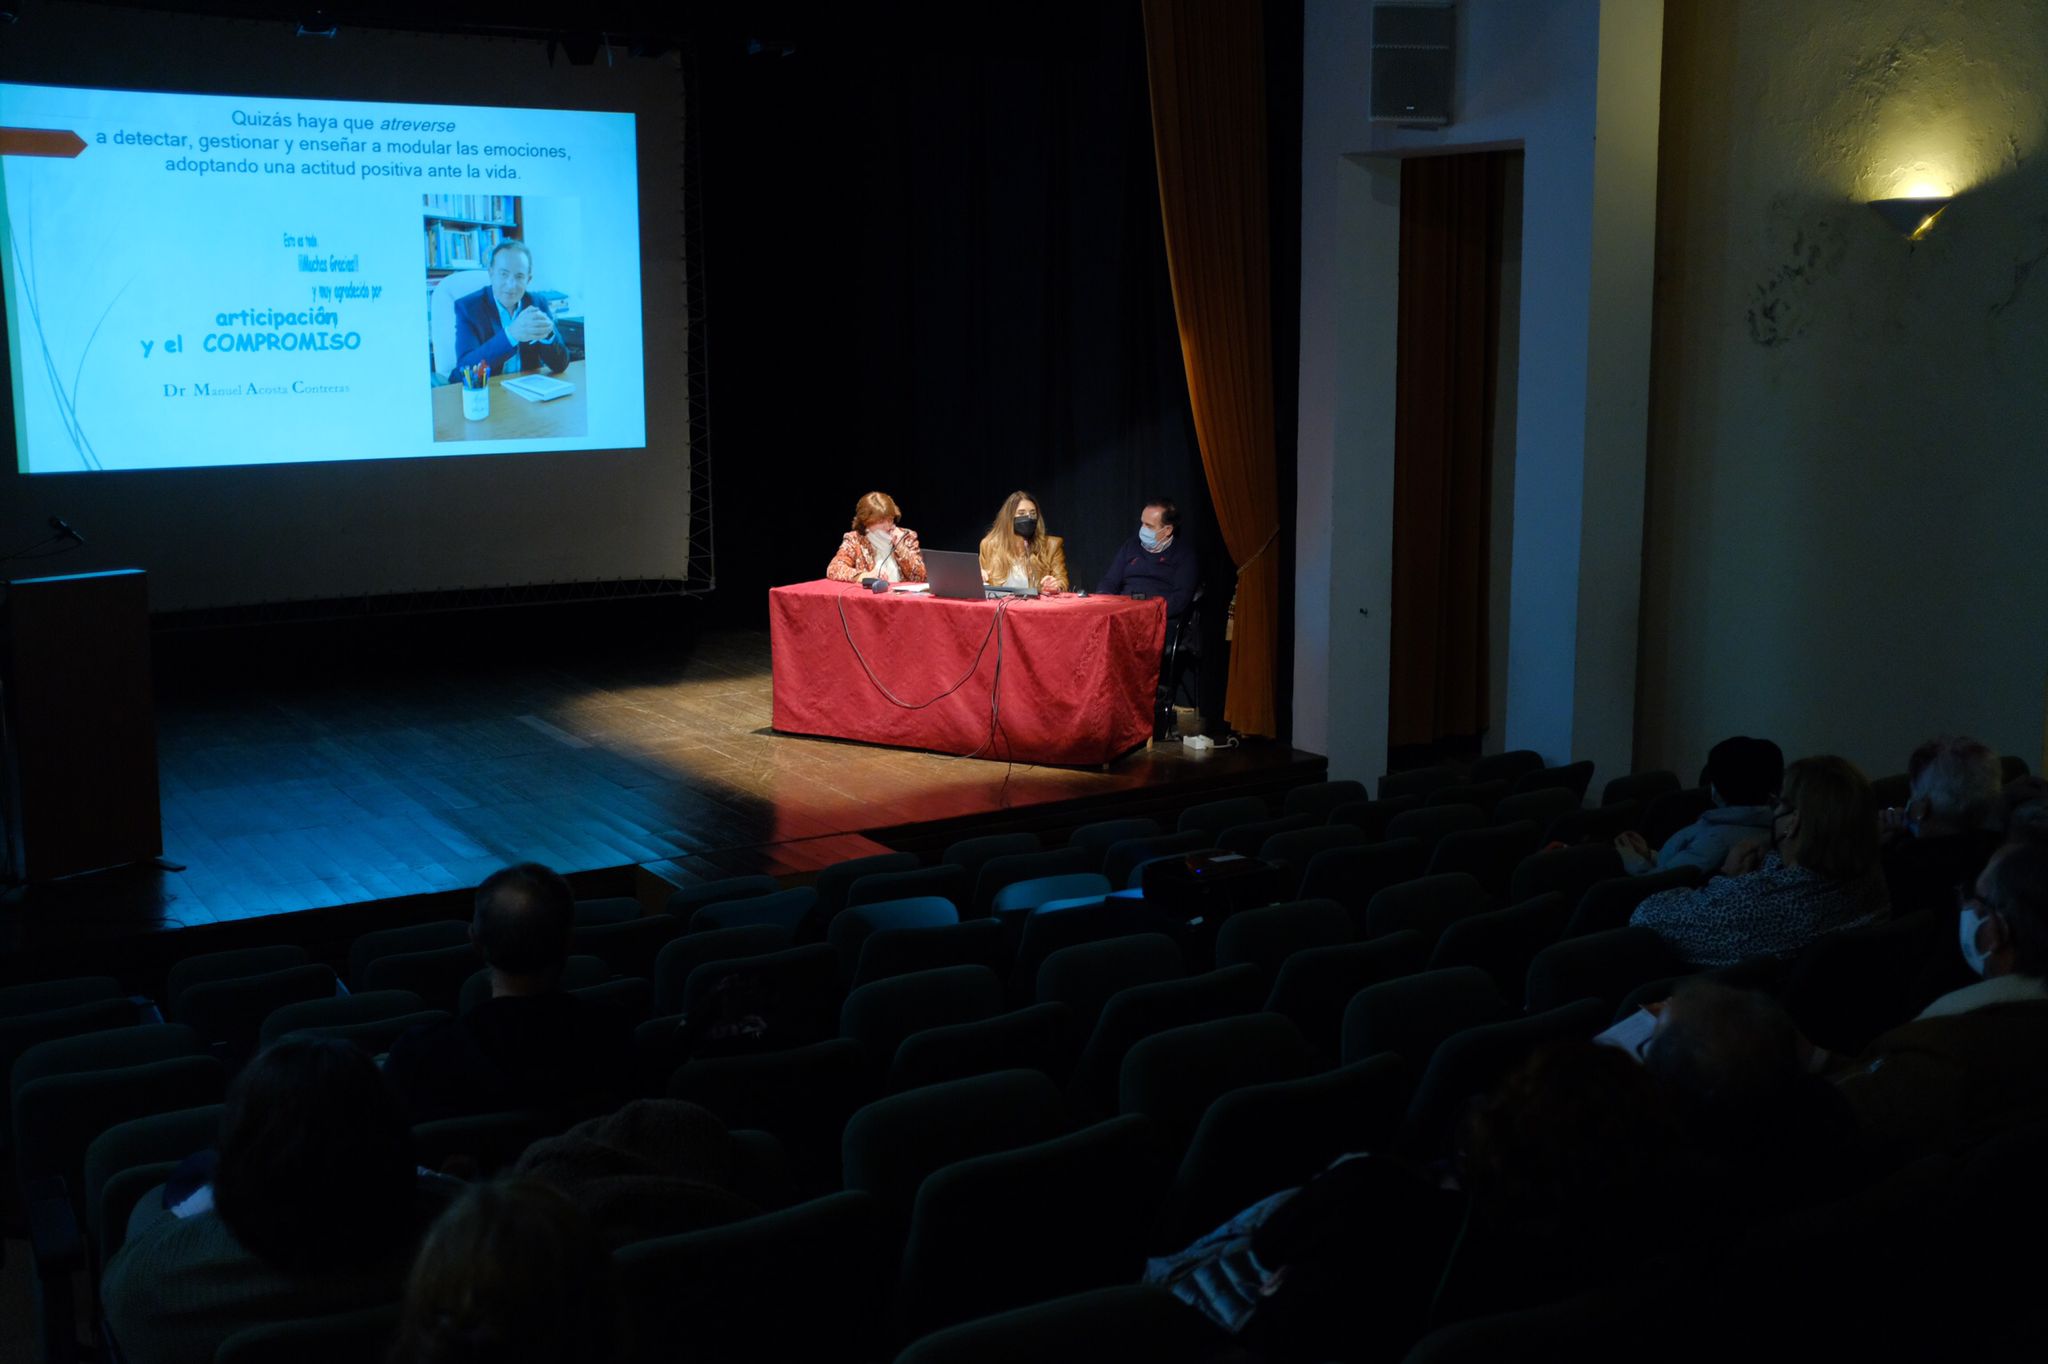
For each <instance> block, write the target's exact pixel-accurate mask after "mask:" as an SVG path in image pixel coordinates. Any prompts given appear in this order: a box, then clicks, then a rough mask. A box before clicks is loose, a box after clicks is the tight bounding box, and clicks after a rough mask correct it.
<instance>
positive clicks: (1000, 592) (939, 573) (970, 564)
mask: <svg viewBox="0 0 2048 1364" xmlns="http://www.w3.org/2000/svg"><path fill="white" fill-rule="evenodd" d="M924 572H925V577H926V578H927V579H929V580H930V582H931V585H932V595H933V596H934V597H948V598H951V599H952V600H954V601H980V600H981V599H982V598H983V597H1035V596H1037V595H1038V589H1036V588H1015V587H989V586H987V585H986V584H984V583H983V582H982V581H981V556H980V555H979V554H967V553H963V552H961V551H959V550H953V549H928V550H926V551H925V552H924Z"/></svg>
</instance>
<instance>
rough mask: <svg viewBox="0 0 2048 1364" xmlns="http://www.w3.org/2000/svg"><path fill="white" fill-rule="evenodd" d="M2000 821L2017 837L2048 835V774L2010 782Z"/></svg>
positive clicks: (2002, 825)
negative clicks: (2047, 775)
mask: <svg viewBox="0 0 2048 1364" xmlns="http://www.w3.org/2000/svg"><path fill="white" fill-rule="evenodd" d="M2003 805H2004V807H2005V812H2004V814H2003V816H2002V817H2001V818H2000V820H1999V825H2000V827H2002V828H2003V829H2004V830H2005V831H2006V833H2007V834H2008V835H2009V836H2013V837H2029V838H2034V837H2048V777H2040V776H2026V777H2021V778H2019V779H2018V780H2017V781H2011V782H2007V783H2006V786H2005V792H2004V798H2003Z"/></svg>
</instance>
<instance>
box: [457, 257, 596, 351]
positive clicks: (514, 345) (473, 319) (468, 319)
mask: <svg viewBox="0 0 2048 1364" xmlns="http://www.w3.org/2000/svg"><path fill="white" fill-rule="evenodd" d="M490 275H491V282H490V283H489V284H487V285H485V286H484V287H483V288H481V289H479V290H477V291H476V292H475V293H473V294H465V295H463V296H462V297H461V298H458V299H456V300H455V368H454V369H453V370H451V371H450V372H449V375H448V381H449V382H450V383H454V382H456V381H457V380H458V379H459V378H460V375H461V372H462V371H463V370H465V369H468V368H469V367H470V366H471V365H489V366H490V367H491V373H493V374H514V373H529V374H530V373H535V372H537V371H538V370H539V369H540V368H541V367H542V366H546V367H547V368H548V369H550V370H552V371H553V372H554V373H556V374H560V373H561V372H562V371H563V370H565V369H567V368H569V346H568V343H567V342H565V341H563V340H562V335H561V333H560V332H558V331H556V330H555V319H554V318H552V317H550V316H549V315H548V309H547V305H546V304H544V303H542V302H541V301H540V300H539V299H537V298H535V297H534V296H533V295H532V294H530V293H528V292H527V291H526V286H527V285H528V284H530V283H532V282H533V252H532V251H531V250H530V249H529V248H528V247H527V245H526V243H525V242H522V241H514V240H512V239H511V238H509V237H508V238H507V239H505V240H504V241H501V242H499V243H498V245H497V246H496V247H495V248H494V249H493V250H492V251H491V263H490Z"/></svg>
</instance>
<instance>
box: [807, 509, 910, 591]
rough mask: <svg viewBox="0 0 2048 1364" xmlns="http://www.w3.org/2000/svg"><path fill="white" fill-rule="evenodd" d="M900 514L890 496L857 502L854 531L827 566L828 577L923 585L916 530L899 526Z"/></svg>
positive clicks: (852, 580)
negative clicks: (897, 520) (897, 522)
mask: <svg viewBox="0 0 2048 1364" xmlns="http://www.w3.org/2000/svg"><path fill="white" fill-rule="evenodd" d="M900 515H902V511H901V509H899V508H898V507H897V505H896V499H895V498H893V497H891V496H889V494H887V493H869V494H867V496H865V497H863V498H861V500H860V501H858V502H856V503H854V504H853V529H852V530H850V531H848V532H847V533H846V534H845V535H843V536H841V537H840V540H839V552H838V553H836V554H834V555H833V556H832V562H831V563H829V564H827V565H825V576H826V577H828V578H830V579H831V580H832V581H833V582H836V583H860V582H871V581H873V580H874V579H876V578H880V579H882V580H883V581H884V582H892V583H921V582H923V581H924V580H925V578H924V551H923V550H922V549H920V548H919V547H918V543H917V532H916V531H914V530H909V529H907V528H905V527H903V526H899V525H897V524H896V518H897V517H898V516H900Z"/></svg>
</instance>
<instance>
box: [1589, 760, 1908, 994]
mask: <svg viewBox="0 0 2048 1364" xmlns="http://www.w3.org/2000/svg"><path fill="white" fill-rule="evenodd" d="M1771 842H1772V846H1771V847H1769V848H1768V849H1766V848H1765V847H1764V845H1762V844H1760V843H1745V844H1743V845H1741V846H1740V847H1738V848H1737V849H1736V850H1735V851H1734V852H1732V853H1730V854H1729V855H1728V860H1727V862H1726V863H1724V864H1723V866H1722V872H1723V873H1724V874H1723V875H1722V876H1721V877H1719V878H1717V879H1715V880H1713V881H1711V882H1709V883H1708V884H1707V885H1705V886H1701V887H1698V888H1696V889H1678V890H1667V891H1664V892H1662V893H1660V894H1657V895H1652V896H1650V897H1649V898H1647V899H1645V900H1644V901H1643V902H1642V903H1641V904H1640V905H1638V906H1636V910H1635V913H1634V914H1632V915H1631V916H1630V918H1629V922H1630V923H1632V924H1637V925H1640V926H1641V927H1644V928H1650V929H1654V930H1655V931H1656V932H1657V933H1658V934H1659V935H1660V936H1661V937H1663V938H1664V940H1665V941H1666V942H1668V943H1670V944H1671V945H1672V947H1673V948H1675V949H1677V951H1678V952H1679V954H1680V955H1681V956H1683V957H1684V958H1685V959H1686V960H1687V961H1689V962H1692V963H1694V964H1695V965H1698V966H1732V965H1733V964H1735V963H1736V962H1738V961H1741V960H1743V959H1744V958H1747V957H1783V956H1789V955H1791V954H1792V953H1794V952H1797V951H1798V950H1799V949H1800V948H1802V947H1804V946H1806V944H1808V943H1810V942H1812V941H1813V940H1814V939H1816V938H1818V937H1821V936H1822V935H1823V934H1827V933H1835V932H1839V931H1841V930H1842V929H1845V928H1860V927H1862V926H1863V925H1865V924H1870V923H1875V922H1877V921H1878V920H1879V919H1881V918H1882V917H1883V916H1884V912H1885V886H1884V878H1883V876H1882V875H1881V874H1880V872H1879V871H1878V848H1877V824H1876V821H1875V820H1874V818H1873V816H1872V810H1871V800H1870V783H1868V782H1867V781H1865V780H1864V779H1863V774H1862V773H1861V772H1858V771H1857V770H1856V768H1855V767H1854V766H1852V765H1851V764H1850V763H1849V762H1847V761H1846V760H1844V759H1842V758H1832V757H1829V758H1802V759H1800V760H1799V761H1798V762H1796V763H1793V764H1792V765H1791V766H1790V767H1789V768H1787V769H1786V770H1785V790H1784V794H1783V795H1782V796H1780V797H1779V799H1778V804H1777V807H1776V808H1775V809H1774V810H1773V811H1772V812H1771Z"/></svg>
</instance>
